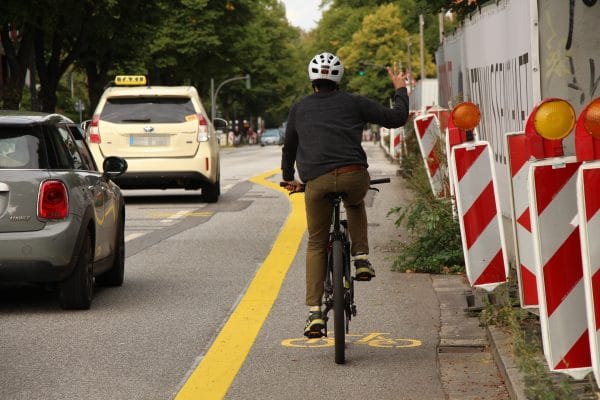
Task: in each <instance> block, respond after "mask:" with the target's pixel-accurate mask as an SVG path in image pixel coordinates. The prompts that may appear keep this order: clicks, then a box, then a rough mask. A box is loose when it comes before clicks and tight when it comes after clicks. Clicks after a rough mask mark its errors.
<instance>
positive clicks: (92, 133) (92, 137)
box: [88, 114, 100, 144]
mask: <svg viewBox="0 0 600 400" xmlns="http://www.w3.org/2000/svg"><path fill="white" fill-rule="evenodd" d="M98 122H100V116H99V115H98V114H94V116H93V117H92V122H91V123H90V130H89V133H88V139H89V142H90V143H95V144H100V130H99V129H98Z"/></svg>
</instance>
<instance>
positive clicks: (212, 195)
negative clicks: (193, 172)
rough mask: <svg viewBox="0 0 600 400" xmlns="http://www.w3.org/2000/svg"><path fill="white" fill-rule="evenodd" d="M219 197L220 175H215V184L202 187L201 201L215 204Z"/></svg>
mask: <svg viewBox="0 0 600 400" xmlns="http://www.w3.org/2000/svg"><path fill="white" fill-rule="evenodd" d="M220 195H221V173H219V174H218V175H217V180H216V182H215V183H212V184H211V183H207V184H205V185H204V186H202V199H203V200H204V201H206V202H207V203H216V202H217V201H218V200H219V196H220Z"/></svg>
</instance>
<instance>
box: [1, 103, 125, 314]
mask: <svg viewBox="0 0 600 400" xmlns="http://www.w3.org/2000/svg"><path fill="white" fill-rule="evenodd" d="M102 167H103V170H104V172H103V173H102V172H100V171H98V168H97V167H96V164H95V163H94V160H93V158H92V155H91V153H90V151H89V148H88V147H87V144H86V142H85V138H84V136H83V132H82V130H81V128H80V127H79V126H78V125H77V124H75V123H74V122H73V121H71V120H70V119H68V118H66V117H64V116H62V115H59V114H43V113H34V112H18V111H0V282H31V283H44V284H52V285H56V286H58V298H59V303H60V305H61V307H63V308H65V309H88V308H89V307H90V305H91V302H92V297H93V290H94V283H95V284H97V285H102V286H121V285H122V284H123V277H124V268H125V239H124V237H125V236H124V235H125V202H124V200H123V197H122V195H121V190H120V189H119V187H118V186H117V185H116V184H115V183H113V182H112V179H114V178H116V177H118V176H119V175H121V174H123V173H124V172H125V171H126V170H127V162H126V161H125V160H124V159H123V158H120V157H107V158H106V159H105V160H104V161H103V166H102Z"/></svg>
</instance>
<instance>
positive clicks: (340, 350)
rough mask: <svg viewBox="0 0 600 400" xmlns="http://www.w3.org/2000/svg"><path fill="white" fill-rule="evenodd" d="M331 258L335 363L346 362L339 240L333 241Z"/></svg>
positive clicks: (342, 263)
mask: <svg viewBox="0 0 600 400" xmlns="http://www.w3.org/2000/svg"><path fill="white" fill-rule="evenodd" d="M331 256H332V258H333V333H334V335H335V362H336V363H337V364H343V363H344V362H345V361H346V355H345V351H346V349H345V345H346V316H345V309H346V304H345V300H344V249H343V243H342V241H341V240H335V241H334V242H333V246H332V249H331Z"/></svg>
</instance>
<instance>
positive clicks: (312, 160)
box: [281, 52, 408, 337]
mask: <svg viewBox="0 0 600 400" xmlns="http://www.w3.org/2000/svg"><path fill="white" fill-rule="evenodd" d="M387 72H388V75H389V78H390V80H391V82H392V85H393V87H394V89H395V92H394V96H393V97H394V106H393V108H388V107H384V106H382V105H380V104H379V103H377V102H375V101H373V100H371V99H368V98H366V97H364V96H359V95H354V94H350V93H346V92H345V91H342V90H340V89H339V83H340V81H341V79H342V76H343V74H344V66H343V65H342V62H341V61H340V59H339V58H338V57H337V56H336V55H334V54H332V53H328V52H325V53H320V54H317V55H316V56H314V57H313V58H312V59H311V60H310V62H309V64H308V76H309V79H310V82H311V85H312V88H313V93H312V94H310V95H308V96H306V97H303V98H302V99H300V100H299V101H297V102H296V103H295V104H294V105H293V106H292V108H291V109H290V111H289V116H288V120H287V127H286V132H285V142H284V145H283V149H282V157H281V169H282V175H283V180H284V181H285V182H286V188H287V190H289V191H295V190H298V189H299V188H300V185H301V184H302V182H304V183H305V184H306V186H305V206H306V218H307V226H308V245H307V250H306V305H307V306H308V307H309V314H308V319H307V322H306V326H305V328H304V334H305V335H306V336H309V335H310V336H311V337H314V333H316V332H321V331H322V330H323V329H324V327H325V322H324V316H323V313H322V310H321V306H322V298H323V292H324V286H323V285H324V280H325V273H326V268H327V249H326V246H327V242H328V238H329V227H330V224H331V216H332V212H333V208H332V207H333V206H332V204H331V203H330V202H329V200H328V199H327V198H326V194H327V193H329V192H332V191H336V192H344V193H346V196H345V197H344V199H343V204H344V208H345V209H346V216H347V220H348V230H349V233H350V238H351V242H352V248H351V250H350V252H351V255H352V261H353V263H354V267H355V279H356V280H359V281H370V280H371V279H372V278H374V277H375V270H374V268H373V267H372V266H371V263H370V262H369V259H368V254H369V242H368V234H367V216H366V210H365V203H364V197H365V195H366V194H367V191H368V190H369V181H370V176H369V173H368V171H367V168H368V166H369V165H368V163H367V155H366V153H365V151H364V149H363V148H362V145H361V139H362V131H363V127H364V126H365V124H367V123H374V124H378V125H381V126H384V127H387V128H398V127H400V126H403V125H404V124H405V123H406V120H407V119H408V94H407V90H406V81H405V79H406V76H405V74H404V73H403V72H402V71H399V70H397V69H396V68H395V67H394V68H390V67H388V68H387ZM296 168H297V170H298V177H296Z"/></svg>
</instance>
